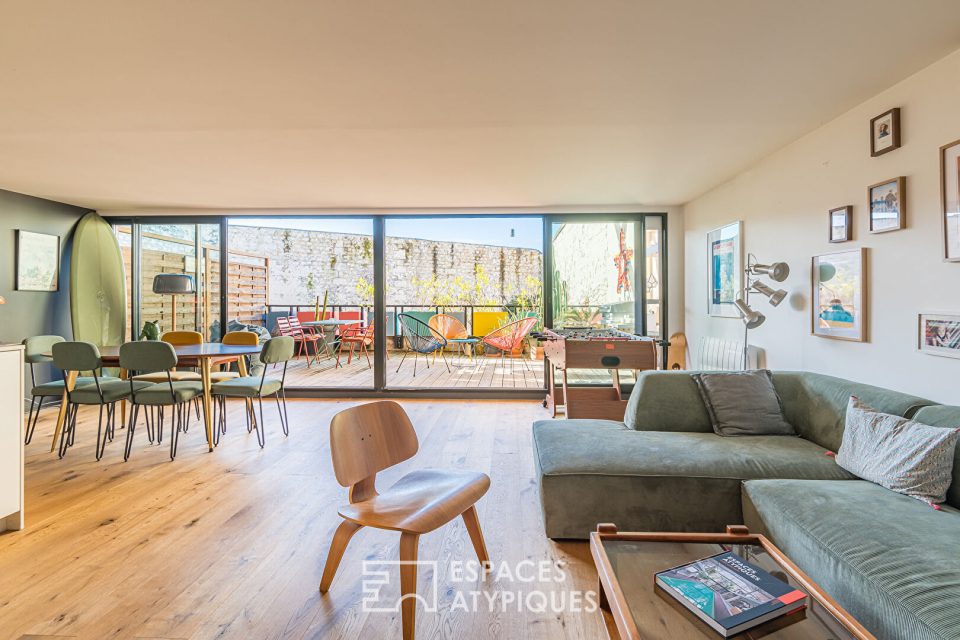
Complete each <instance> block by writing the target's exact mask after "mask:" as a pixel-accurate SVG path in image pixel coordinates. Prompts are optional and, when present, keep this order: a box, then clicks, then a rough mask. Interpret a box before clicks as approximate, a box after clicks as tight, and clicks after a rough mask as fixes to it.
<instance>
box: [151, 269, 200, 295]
mask: <svg viewBox="0 0 960 640" xmlns="http://www.w3.org/2000/svg"><path fill="white" fill-rule="evenodd" d="M196 290H197V289H196V287H195V286H194V283H193V276H188V275H186V274H183V273H158V274H157V275H155V276H153V292H154V293H166V294H174V295H176V294H181V293H196Z"/></svg>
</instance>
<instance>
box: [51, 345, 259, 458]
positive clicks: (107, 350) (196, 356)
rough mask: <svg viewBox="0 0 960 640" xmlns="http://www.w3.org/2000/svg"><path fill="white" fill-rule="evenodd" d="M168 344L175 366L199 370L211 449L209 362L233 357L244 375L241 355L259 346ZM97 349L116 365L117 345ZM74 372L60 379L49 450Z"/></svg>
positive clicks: (55, 438) (123, 375)
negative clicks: (60, 395) (61, 387)
mask: <svg viewBox="0 0 960 640" xmlns="http://www.w3.org/2000/svg"><path fill="white" fill-rule="evenodd" d="M170 346H172V347H173V350H174V351H175V352H176V353H177V366H180V367H196V368H198V369H199V370H200V380H201V382H202V384H203V426H204V429H205V430H206V433H207V447H208V451H213V412H212V406H211V403H212V395H211V392H210V390H211V387H212V386H213V385H212V383H211V382H210V372H211V369H212V361H214V360H219V361H222V360H223V359H224V358H231V357H232V358H236V359H237V369H238V370H239V372H240V375H241V376H246V375H247V361H246V359H245V358H244V357H243V356H249V355H253V354H256V353H260V349H261V347H260V345H228V344H221V343H219V342H204V343H202V344H189V345H170ZM99 350H100V360H101V361H102V362H103V366H104V367H118V368H120V347H119V346H112V347H111V346H107V347H99ZM77 373H78V372H76V371H70V372H68V373H67V375H66V378H65V380H64V383H65V384H64V386H65V390H64V393H63V399H62V400H61V401H60V413H59V414H58V415H57V424H56V428H55V429H54V432H53V441H52V442H51V443H50V451H51V453H52V452H53V451H54V449H55V448H56V444H57V441H58V440H59V438H60V431H61V429H63V423H64V420H65V418H66V416H67V405H68V404H69V400H68V395H67V394H68V390H69V391H73V388H74V386H75V385H76V382H77ZM120 377H121V378H126V377H127V371H126V370H125V369H123V368H120ZM248 402H249V400H248ZM120 421H121V424H125V423H126V401H123V400H122V401H121V402H120Z"/></svg>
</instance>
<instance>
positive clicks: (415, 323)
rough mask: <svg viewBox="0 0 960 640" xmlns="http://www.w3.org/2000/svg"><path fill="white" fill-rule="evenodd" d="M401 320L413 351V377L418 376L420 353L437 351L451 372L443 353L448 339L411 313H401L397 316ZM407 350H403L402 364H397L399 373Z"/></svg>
mask: <svg viewBox="0 0 960 640" xmlns="http://www.w3.org/2000/svg"><path fill="white" fill-rule="evenodd" d="M397 319H398V320H399V321H400V330H401V333H402V335H403V337H404V338H405V339H406V343H407V346H408V348H409V349H410V350H411V351H413V377H414V378H416V377H417V359H418V358H419V357H420V355H421V354H422V355H425V356H426V355H430V354H431V353H435V352H437V351H439V352H440V357H441V358H442V359H443V364H445V365H446V367H447V373H449V372H450V364H449V363H447V359H446V358H445V357H444V355H443V348H444V347H446V346H447V339H446V338H444V337H443V336H442V335H440V334H439V333H438V332H437V331H436V330H434V329H433V328H432V327H431V326H430V325H429V324H427V323H426V322H423V321H422V320H419V319H417V318H415V317H413V316H411V315H410V314H407V313H401V314H400V315H399V316H397ZM407 353H408V352H407V351H404V352H403V357H402V358H401V359H400V364H399V365H398V366H397V373H399V372H400V367H402V366H403V361H404V360H406V359H407ZM429 368H430V361H429V360H427V369H429Z"/></svg>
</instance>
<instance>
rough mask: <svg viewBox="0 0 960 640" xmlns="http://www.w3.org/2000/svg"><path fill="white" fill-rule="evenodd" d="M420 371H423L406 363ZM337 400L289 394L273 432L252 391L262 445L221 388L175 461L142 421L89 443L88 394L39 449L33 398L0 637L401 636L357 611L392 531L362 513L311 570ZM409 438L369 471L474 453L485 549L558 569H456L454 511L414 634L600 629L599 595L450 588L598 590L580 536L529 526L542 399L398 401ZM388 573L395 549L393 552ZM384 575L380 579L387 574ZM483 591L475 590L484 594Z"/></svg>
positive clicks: (577, 634) (4, 541)
mask: <svg viewBox="0 0 960 640" xmlns="http://www.w3.org/2000/svg"><path fill="white" fill-rule="evenodd" d="M418 377H419V376H418ZM352 404H354V402H352V401H348V400H337V401H332V400H331V401H318V400H291V401H290V420H291V433H290V436H289V438H284V437H283V435H282V433H281V431H280V428H279V423H278V421H277V418H276V412H275V406H269V407H265V408H266V410H267V411H268V415H267V423H268V424H267V443H266V449H264V450H262V451H261V450H260V449H259V448H258V447H257V443H256V438H255V436H254V435H252V434H247V432H246V430H245V428H244V426H243V418H242V415H241V414H240V410H239V408H240V405H239V404H237V403H233V404H232V406H231V409H230V414H229V429H228V433H227V434H226V435H225V436H224V439H223V440H222V442H221V444H220V446H219V447H218V448H217V450H216V451H214V452H213V453H207V451H206V445H205V442H204V438H203V432H202V428H201V427H200V425H198V424H197V423H196V421H194V422H193V424H192V425H191V428H190V431H189V433H187V434H186V435H184V436H182V438H181V441H180V452H179V455H178V457H177V459H176V461H174V462H171V461H170V460H169V457H168V455H167V451H168V450H167V447H166V440H165V442H164V446H162V447H158V446H156V445H154V446H150V445H148V444H147V442H146V437H145V434H144V433H142V428H141V429H139V430H138V431H137V438H136V443H135V447H134V453H133V456H132V458H131V460H130V462H128V463H124V462H123V457H122V449H123V444H122V438H123V437H124V435H125V431H120V430H118V432H117V436H118V439H117V440H115V441H114V442H113V443H112V444H110V445H108V447H107V451H106V455H105V456H104V459H103V460H101V461H100V462H96V461H95V460H94V456H93V440H94V438H95V429H96V422H95V414H94V413H92V412H91V411H90V410H85V411H84V412H83V413H82V414H81V421H80V424H79V428H78V433H77V437H76V446H74V447H73V448H72V449H71V450H70V451H69V453H68V454H67V457H66V458H65V459H63V460H59V459H57V457H56V455H54V454H50V453H48V449H49V442H50V436H51V434H52V430H53V416H54V415H55V413H56V412H55V410H52V409H47V410H45V412H44V417H43V418H42V420H41V423H40V426H39V427H38V429H37V434H36V436H35V438H34V441H33V443H32V444H31V445H30V446H28V447H27V465H26V492H27V495H26V521H27V528H26V529H25V530H24V531H22V532H10V533H5V534H0V637H3V638H91V639H98V640H99V639H106V638H154V639H156V638H204V639H205V638H243V639H248V640H249V639H261V638H331V639H336V638H350V639H353V638H363V639H368V638H369V639H381V638H386V639H389V638H398V639H399V638H400V619H399V614H396V613H365V612H364V611H363V610H362V608H361V600H362V598H363V587H362V576H361V567H362V563H363V561H364V560H392V559H395V558H396V557H397V554H398V549H399V535H398V534H396V533H393V532H389V531H376V530H367V529H365V530H362V531H361V532H360V533H358V534H357V535H356V536H355V537H354V539H353V541H352V542H351V545H350V547H349V548H348V549H347V552H346V555H345V556H344V560H343V563H342V564H341V566H340V570H339V572H338V574H337V577H336V579H335V580H334V582H333V586H332V588H331V590H330V592H329V594H327V595H326V596H323V597H321V595H320V593H319V592H318V588H317V586H318V584H319V581H320V575H321V572H322V569H323V562H324V560H325V559H326V555H327V549H328V546H329V543H330V539H331V536H332V535H333V532H334V529H335V528H336V526H337V524H338V523H339V518H338V516H337V514H336V508H337V505H338V504H340V503H342V502H344V501H345V500H346V491H345V490H344V489H343V488H341V487H340V486H339V485H337V483H336V481H335V479H334V476H333V470H332V466H331V462H330V450H329V441H328V426H329V422H330V418H331V416H332V415H333V414H334V413H335V412H337V411H339V410H341V409H343V408H346V407H348V406H351V405H352ZM401 404H403V406H404V407H405V408H406V409H407V411H408V412H409V413H410V415H411V417H412V420H413V423H414V425H415V426H416V429H417V433H418V435H419V438H420V452H419V454H418V455H417V456H416V457H415V458H414V459H412V460H410V461H407V462H406V463H404V464H402V465H400V466H399V467H398V468H395V469H393V470H391V471H388V472H386V473H384V474H383V475H382V476H381V479H380V484H381V486H387V485H388V484H389V483H392V482H394V481H395V480H396V479H397V478H398V477H399V476H400V475H402V474H403V473H405V472H408V471H410V470H412V469H417V468H426V467H449V468H461V469H473V470H479V471H484V472H486V473H488V474H489V475H490V476H491V477H492V481H493V482H492V486H491V489H490V492H489V493H488V494H487V495H486V497H485V498H483V499H482V500H481V501H480V503H479V504H478V510H479V514H480V521H481V525H482V527H483V530H484V533H485V536H486V542H487V547H488V549H489V552H490V555H491V557H492V559H493V560H494V561H497V562H499V561H506V562H508V563H509V564H510V565H511V566H512V565H515V564H516V563H518V562H520V561H522V560H533V561H540V560H547V561H554V562H558V563H560V564H561V566H562V567H563V570H564V572H565V573H566V574H567V578H566V581H565V582H563V583H560V584H557V583H553V582H547V583H540V582H534V583H532V584H531V583H524V582H520V581H518V580H516V579H514V580H510V579H508V577H506V576H501V577H500V578H497V579H495V578H489V577H488V578H487V579H486V580H485V581H484V580H477V581H475V582H470V583H459V582H456V583H455V582H453V581H452V580H451V578H450V571H449V568H450V566H451V562H453V561H456V560H460V559H463V560H470V559H475V556H474V555H473V548H472V546H471V544H470V540H469V538H468V536H467V532H466V530H465V529H464V526H463V523H462V521H461V520H459V519H458V520H457V521H455V522H454V523H452V524H450V525H447V526H445V527H443V528H441V529H439V530H437V531H435V532H433V533H430V534H427V535H425V536H422V537H421V539H420V559H421V560H429V559H436V560H438V561H439V565H438V569H437V572H436V574H434V573H433V572H432V571H430V570H429V569H426V568H421V569H420V571H419V580H418V587H419V591H420V593H421V594H424V595H426V594H427V593H428V592H429V585H430V584H431V581H432V580H434V579H437V580H438V583H437V584H438V593H439V610H438V611H437V612H436V613H429V612H425V611H423V610H422V609H420V610H418V614H417V637H418V638H421V639H428V638H509V639H513V638H544V639H546V638H551V639H553V638H575V639H586V638H606V630H605V627H606V624H605V622H604V619H603V618H602V617H601V615H600V614H599V613H569V612H564V613H552V612H550V611H549V610H548V611H547V612H544V613H535V612H532V611H530V610H528V609H524V610H521V611H519V612H518V611H517V608H516V606H515V605H513V606H511V607H509V608H508V610H507V611H506V612H503V611H502V610H501V608H500V606H501V605H500V602H499V601H497V602H496V604H495V606H494V611H493V612H491V611H490V610H489V608H488V607H486V606H481V609H482V610H481V611H480V612H478V613H473V612H470V613H466V612H463V611H459V610H456V609H455V608H454V606H453V603H454V601H455V598H456V594H457V592H458V591H471V590H478V591H481V592H483V593H493V592H496V591H498V590H499V591H501V592H506V591H513V592H516V591H530V590H533V589H543V590H545V591H548V592H552V591H569V590H594V589H596V572H595V570H594V568H593V563H592V561H591V559H590V554H589V549H588V547H587V545H586V544H585V543H563V544H556V543H553V542H551V541H550V540H548V539H547V538H546V537H544V535H543V529H542V523H541V515H540V509H539V506H538V498H537V486H536V482H535V479H534V466H533V459H532V450H531V436H530V423H531V421H533V420H535V419H539V418H544V417H546V414H547V412H546V410H544V409H543V408H541V406H540V404H539V403H538V402H533V401H525V402H520V401H511V402H502V401H496V402H494V401H470V402H467V401H434V400H430V401H403V402H402V403H401ZM392 573H393V574H396V573H397V571H396V567H393V568H392ZM398 582H399V579H398V577H397V576H396V575H392V579H391V582H390V585H389V586H387V587H384V589H385V590H384V592H383V593H384V595H385V596H386V597H389V595H390V594H395V593H396V592H397V589H398ZM480 602H481V604H483V603H484V599H483V598H481V600H480Z"/></svg>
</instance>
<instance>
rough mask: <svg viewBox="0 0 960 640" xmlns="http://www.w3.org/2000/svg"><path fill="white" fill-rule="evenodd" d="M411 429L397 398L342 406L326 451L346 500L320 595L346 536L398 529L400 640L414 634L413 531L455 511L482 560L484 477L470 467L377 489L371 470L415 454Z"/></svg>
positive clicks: (416, 536)
mask: <svg viewBox="0 0 960 640" xmlns="http://www.w3.org/2000/svg"><path fill="white" fill-rule="evenodd" d="M418 447H419V444H418V442H417V433H416V431H414V429H413V425H412V424H411V423H410V418H409V417H407V414H406V412H405V411H404V410H403V408H402V407H401V406H400V405H399V404H397V403H396V402H391V401H388V400H385V401H380V402H371V403H369V404H362V405H359V406H356V407H352V408H350V409H347V410H346V411H341V412H340V413H338V414H337V415H335V416H334V417H333V420H332V421H331V422H330V451H331V455H332V456H333V469H334V472H335V473H336V477H337V482H339V483H340V484H341V485H342V486H344V487H349V488H350V504H348V505H345V506H342V507H340V509H339V510H338V513H339V514H340V516H341V517H342V518H343V522H341V523H340V526H339V527H338V528H337V531H336V533H334V535H333V542H332V543H331V544H330V554H329V555H328V556H327V562H326V566H325V567H324V569H323V577H322V579H321V580H320V593H326V592H327V590H329V589H330V583H331V582H333V576H334V575H335V574H336V572H337V567H338V566H339V564H340V559H341V558H342V557H343V552H344V551H345V550H346V548H347V544H348V543H349V542H350V539H351V538H352V537H353V535H354V534H355V533H356V532H357V531H359V530H360V529H362V528H363V527H374V528H376V529H390V530H392V531H399V532H400V562H401V565H400V593H401V600H402V602H401V609H400V612H401V617H402V619H403V638H404V640H412V639H413V631H414V627H415V625H414V622H415V613H416V609H415V606H416V601H417V598H416V593H417V565H416V560H417V546H418V543H419V540H420V536H421V535H422V534H424V533H429V532H430V531H433V530H434V529H437V528H439V527H441V526H442V525H444V524H446V523H448V522H450V521H451V520H453V519H454V518H456V517H457V516H462V517H463V523H464V524H465V525H466V527H467V532H468V533H469V534H470V540H471V541H472V542H473V547H474V549H475V550H476V552H477V557H478V558H479V559H480V562H481V563H484V565H486V563H488V562H489V558H488V556H487V548H486V546H485V544H484V542H483V533H481V531H480V521H479V520H478V519H477V510H476V507H475V504H476V502H477V501H478V500H479V499H480V498H482V497H483V495H484V494H485V493H486V492H487V489H488V488H489V487H490V478H489V477H488V476H487V475H485V474H483V473H477V472H473V471H459V470H449V471H439V470H434V469H429V470H428V469H425V470H421V471H413V472H411V473H408V474H407V475H405V476H403V477H402V478H401V479H400V480H399V481H397V483H396V484H394V485H393V486H392V487H390V488H389V489H387V490H386V491H384V492H383V493H378V492H377V488H376V479H377V474H378V473H379V472H381V471H383V470H384V469H389V468H390V467H392V466H394V465H396V464H399V463H401V462H403V461H404V460H409V459H410V458H412V457H413V456H414V455H415V454H416V453H417V448H418Z"/></svg>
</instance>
